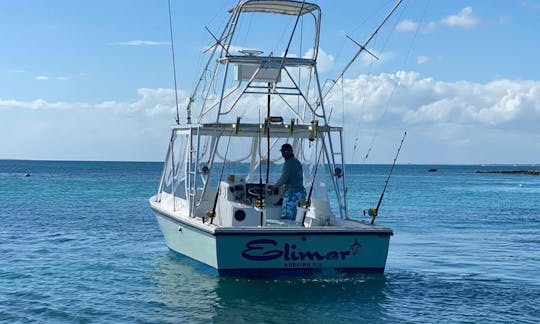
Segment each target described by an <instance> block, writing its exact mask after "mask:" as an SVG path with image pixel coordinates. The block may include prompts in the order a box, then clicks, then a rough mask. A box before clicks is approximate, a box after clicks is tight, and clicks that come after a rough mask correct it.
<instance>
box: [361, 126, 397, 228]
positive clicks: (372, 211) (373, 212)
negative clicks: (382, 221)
mask: <svg viewBox="0 0 540 324" xmlns="http://www.w3.org/2000/svg"><path fill="white" fill-rule="evenodd" d="M406 135H407V132H405V133H403V137H402V138H401V143H399V147H398V150H397V153H396V157H395V158H394V163H392V168H390V172H389V173H388V177H387V178H386V182H385V183H384V188H383V191H382V193H381V196H380V197H379V202H378V203H377V207H375V208H370V209H368V215H369V216H371V224H373V222H375V217H377V214H378V213H379V207H381V203H382V200H383V197H384V193H385V191H386V188H387V186H388V181H390V177H391V176H392V172H393V171H394V167H395V166H396V161H397V158H398V156H399V151H401V146H402V145H403V141H404V140H405V136H406ZM365 214H366V211H365V210H364V215H365Z"/></svg>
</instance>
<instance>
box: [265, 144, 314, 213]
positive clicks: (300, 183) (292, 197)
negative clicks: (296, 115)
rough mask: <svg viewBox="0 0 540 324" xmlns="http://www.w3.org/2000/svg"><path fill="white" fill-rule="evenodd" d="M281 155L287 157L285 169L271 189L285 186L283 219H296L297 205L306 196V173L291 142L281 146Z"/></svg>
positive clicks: (282, 209)
mask: <svg viewBox="0 0 540 324" xmlns="http://www.w3.org/2000/svg"><path fill="white" fill-rule="evenodd" d="M280 151H281V156H283V159H285V163H284V164H283V171H282V174H281V177H280V178H279V180H278V181H277V182H276V183H275V184H274V185H273V186H270V189H271V190H274V189H276V188H279V187H281V186H285V191H284V193H283V206H282V207H281V219H292V220H294V219H296V207H297V206H298V203H299V202H300V200H302V199H305V198H306V189H304V175H303V171H302V163H300V161H298V159H297V158H295V157H294V153H293V148H292V146H291V144H288V143H285V144H283V145H282V146H281V149H280Z"/></svg>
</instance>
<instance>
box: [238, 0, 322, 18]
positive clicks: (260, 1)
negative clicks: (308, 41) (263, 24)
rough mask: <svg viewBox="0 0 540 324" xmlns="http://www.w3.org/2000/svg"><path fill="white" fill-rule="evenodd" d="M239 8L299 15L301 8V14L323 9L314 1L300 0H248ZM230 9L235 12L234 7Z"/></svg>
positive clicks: (241, 9)
mask: <svg viewBox="0 0 540 324" xmlns="http://www.w3.org/2000/svg"><path fill="white" fill-rule="evenodd" d="M237 8H239V10H240V11H241V12H264V13H273V14H281V15H291V16H297V15H298V13H299V12H300V8H301V9H302V12H301V14H300V15H305V14H307V13H314V12H320V10H321V9H320V8H319V6H318V5H316V4H314V3H309V2H304V3H302V2H300V1H290V0H248V1H246V2H244V3H242V4H240V6H239V7H237ZM230 11H231V12H233V11H234V9H231V10H230ZM317 16H318V14H317Z"/></svg>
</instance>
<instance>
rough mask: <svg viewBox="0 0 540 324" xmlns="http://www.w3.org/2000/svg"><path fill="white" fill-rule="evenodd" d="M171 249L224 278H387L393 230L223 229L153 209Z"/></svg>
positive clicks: (341, 227) (322, 227)
mask: <svg viewBox="0 0 540 324" xmlns="http://www.w3.org/2000/svg"><path fill="white" fill-rule="evenodd" d="M153 210H154V212H155V214H156V217H157V220H158V223H159V226H160V229H161V231H162V233H163V236H164V237H165V240H166V242H167V245H168V247H169V248H170V249H171V250H173V251H175V252H177V253H180V254H182V255H185V256H187V257H189V258H191V259H194V260H196V261H198V262H200V263H202V264H205V265H207V266H209V267H210V268H211V269H213V270H215V271H216V272H217V273H218V274H220V275H233V276H234V275H241V276H274V275H297V274H309V273H333V272H345V273H355V272H361V273H373V272H375V273H377V272H383V271H384V268H385V265H386V258H387V255H388V245H389V241H390V236H391V235H392V230H391V229H389V228H385V227H380V226H370V225H364V224H363V225H362V226H359V227H353V226H349V227H344V226H339V227H335V226H321V227H310V228H303V227H243V228H224V227H215V228H214V227H212V226H209V225H207V224H202V223H201V222H200V220H196V219H191V218H185V217H178V216H176V215H171V214H169V213H168V212H167V211H164V210H160V209H159V208H155V207H153Z"/></svg>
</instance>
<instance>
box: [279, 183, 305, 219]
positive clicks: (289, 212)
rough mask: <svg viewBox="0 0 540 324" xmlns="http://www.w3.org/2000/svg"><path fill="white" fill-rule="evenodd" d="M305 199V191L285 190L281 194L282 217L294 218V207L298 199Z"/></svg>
mask: <svg viewBox="0 0 540 324" xmlns="http://www.w3.org/2000/svg"><path fill="white" fill-rule="evenodd" d="M302 199H306V191H305V190H304V191H300V192H286V193H284V194H283V206H282V207H281V218H282V219H292V220H295V219H296V207H297V206H298V203H299V202H300V200H302Z"/></svg>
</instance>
